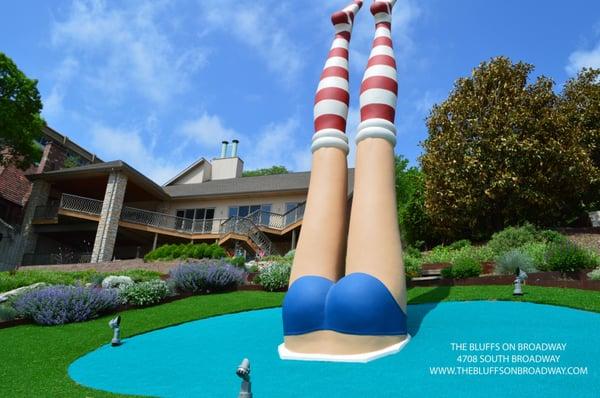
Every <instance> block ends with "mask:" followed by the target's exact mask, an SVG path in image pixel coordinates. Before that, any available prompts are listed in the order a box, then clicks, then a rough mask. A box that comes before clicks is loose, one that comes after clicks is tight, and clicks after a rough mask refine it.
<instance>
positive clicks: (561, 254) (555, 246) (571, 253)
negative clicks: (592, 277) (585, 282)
mask: <svg viewBox="0 0 600 398" xmlns="http://www.w3.org/2000/svg"><path fill="white" fill-rule="evenodd" d="M546 262H547V263H548V267H549V269H550V270H552V271H559V272H561V273H565V272H574V271H578V270H580V269H585V268H594V267H595V266H597V265H598V260H597V256H594V255H593V254H592V253H591V252H590V251H589V250H586V249H584V248H582V247H579V246H578V245H576V244H575V243H572V242H570V241H566V242H563V243H552V244H550V245H549V246H548V251H547V253H546Z"/></svg>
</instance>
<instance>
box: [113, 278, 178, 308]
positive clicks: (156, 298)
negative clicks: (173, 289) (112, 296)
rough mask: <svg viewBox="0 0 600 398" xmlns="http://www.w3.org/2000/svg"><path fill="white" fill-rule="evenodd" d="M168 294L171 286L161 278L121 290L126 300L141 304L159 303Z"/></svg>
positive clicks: (122, 296) (120, 293)
mask: <svg viewBox="0 0 600 398" xmlns="http://www.w3.org/2000/svg"><path fill="white" fill-rule="evenodd" d="M168 295H169V288H168V287H167V284H166V283H165V282H164V281H161V280H153V281H148V282H140V283H136V284H133V285H129V286H127V287H125V288H124V289H122V290H121V291H120V292H119V296H120V297H121V298H122V299H123V300H124V301H125V302H127V303H129V304H133V305H139V306H141V305H150V304H156V303H159V302H161V301H162V300H164V298H165V297H167V296H168Z"/></svg>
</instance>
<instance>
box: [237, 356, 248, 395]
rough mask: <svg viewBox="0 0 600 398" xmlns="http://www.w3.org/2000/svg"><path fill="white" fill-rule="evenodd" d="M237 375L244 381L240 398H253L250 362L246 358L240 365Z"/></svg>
mask: <svg viewBox="0 0 600 398" xmlns="http://www.w3.org/2000/svg"><path fill="white" fill-rule="evenodd" d="M235 374H236V375H238V376H239V377H240V378H241V379H242V386H241V388H240V395H238V397H239V398H252V386H251V384H250V360H249V359H248V358H244V360H243V361H242V363H240V364H239V366H238V368H237V370H236V371H235Z"/></svg>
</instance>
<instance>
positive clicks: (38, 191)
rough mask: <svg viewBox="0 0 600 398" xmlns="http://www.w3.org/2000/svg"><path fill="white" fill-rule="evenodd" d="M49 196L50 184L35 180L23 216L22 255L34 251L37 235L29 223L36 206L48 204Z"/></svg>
mask: <svg viewBox="0 0 600 398" xmlns="http://www.w3.org/2000/svg"><path fill="white" fill-rule="evenodd" d="M49 195H50V184H48V183H47V182H46V181H42V180H35V181H34V183H33V185H32V187H31V194H30V195H29V201H28V202H27V206H26V207H25V214H24V215H23V224H22V229H21V234H22V235H23V239H24V246H23V250H24V253H33V252H34V251H35V245H36V243H37V233H36V232H35V230H34V228H33V225H32V224H31V222H32V221H33V217H34V216H35V208H36V207H38V206H44V205H45V204H46V203H47V202H48V196H49Z"/></svg>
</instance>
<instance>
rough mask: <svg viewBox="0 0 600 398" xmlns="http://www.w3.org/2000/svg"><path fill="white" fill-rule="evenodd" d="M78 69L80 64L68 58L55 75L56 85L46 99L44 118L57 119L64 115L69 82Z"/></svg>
mask: <svg viewBox="0 0 600 398" xmlns="http://www.w3.org/2000/svg"><path fill="white" fill-rule="evenodd" d="M78 69H79V62H77V60H76V59H74V58H72V57H67V58H65V59H64V60H63V61H62V62H61V64H60V66H59V67H58V68H57V70H56V73H54V76H55V81H54V85H53V86H52V89H51V90H50V93H49V94H48V96H47V97H46V98H44V109H43V113H44V116H46V117H49V118H57V117H59V116H60V115H61V114H62V112H63V100H64V98H65V95H66V91H67V85H68V82H69V80H71V77H72V76H73V75H74V74H75V73H76V72H77V71H78Z"/></svg>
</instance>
